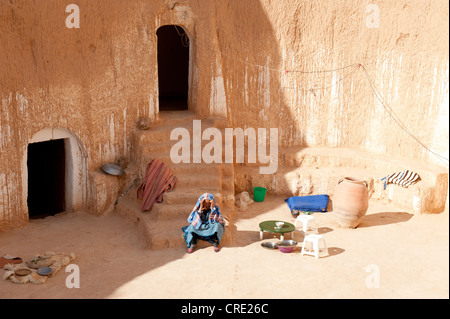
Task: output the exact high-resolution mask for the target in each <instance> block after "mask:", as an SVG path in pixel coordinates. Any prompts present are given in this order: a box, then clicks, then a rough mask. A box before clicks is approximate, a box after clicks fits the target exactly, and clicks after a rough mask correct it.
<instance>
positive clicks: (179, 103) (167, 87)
mask: <svg viewBox="0 0 450 319" xmlns="http://www.w3.org/2000/svg"><path fill="white" fill-rule="evenodd" d="M156 35H157V37H158V84H159V110H160V111H172V110H187V109H188V91H189V84H188V77H189V38H188V37H187V34H186V33H185V31H184V29H183V28H182V27H180V26H175V25H165V26H162V27H160V28H159V29H158V30H157V32H156Z"/></svg>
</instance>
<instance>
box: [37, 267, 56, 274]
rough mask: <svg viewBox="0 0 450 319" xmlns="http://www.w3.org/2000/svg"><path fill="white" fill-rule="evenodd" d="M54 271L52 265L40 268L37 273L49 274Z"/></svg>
mask: <svg viewBox="0 0 450 319" xmlns="http://www.w3.org/2000/svg"><path fill="white" fill-rule="evenodd" d="M52 272H53V269H51V268H50V267H41V268H38V270H37V273H38V274H39V275H41V276H48V275H50V274H51V273H52Z"/></svg>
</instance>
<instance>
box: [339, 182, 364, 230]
mask: <svg viewBox="0 0 450 319" xmlns="http://www.w3.org/2000/svg"><path fill="white" fill-rule="evenodd" d="M368 208H369V191H368V189H367V182H365V181H361V180H358V179H356V178H352V177H344V178H342V179H341V180H339V182H338V184H337V185H336V188H335V190H334V196H333V212H334V214H335V216H336V220H337V222H338V223H339V225H340V226H342V227H347V228H355V227H356V226H358V225H359V223H360V222H361V221H362V220H363V218H364V216H365V215H366V212H367V209H368Z"/></svg>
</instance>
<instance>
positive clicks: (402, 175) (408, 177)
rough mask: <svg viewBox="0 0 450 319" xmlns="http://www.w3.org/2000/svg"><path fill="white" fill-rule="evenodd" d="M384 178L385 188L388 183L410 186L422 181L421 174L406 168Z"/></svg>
mask: <svg viewBox="0 0 450 319" xmlns="http://www.w3.org/2000/svg"><path fill="white" fill-rule="evenodd" d="M383 180H384V189H386V186H387V184H397V185H400V186H402V187H408V186H410V185H412V184H415V183H416V182H418V181H420V176H419V174H417V173H414V172H413V171H410V170H407V169H405V170H404V171H401V172H397V173H393V174H390V175H388V176H385V177H383V178H382V179H381V181H383Z"/></svg>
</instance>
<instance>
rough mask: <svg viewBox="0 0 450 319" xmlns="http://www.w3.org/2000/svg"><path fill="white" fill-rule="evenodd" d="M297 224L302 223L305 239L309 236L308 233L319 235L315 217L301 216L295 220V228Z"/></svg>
mask: <svg viewBox="0 0 450 319" xmlns="http://www.w3.org/2000/svg"><path fill="white" fill-rule="evenodd" d="M297 222H300V223H302V232H303V237H305V236H306V235H308V233H310V232H311V231H312V232H313V233H314V234H318V231H317V225H316V220H315V219H314V216H313V215H305V214H300V215H298V217H297V218H296V219H295V224H294V226H295V227H297Z"/></svg>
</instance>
